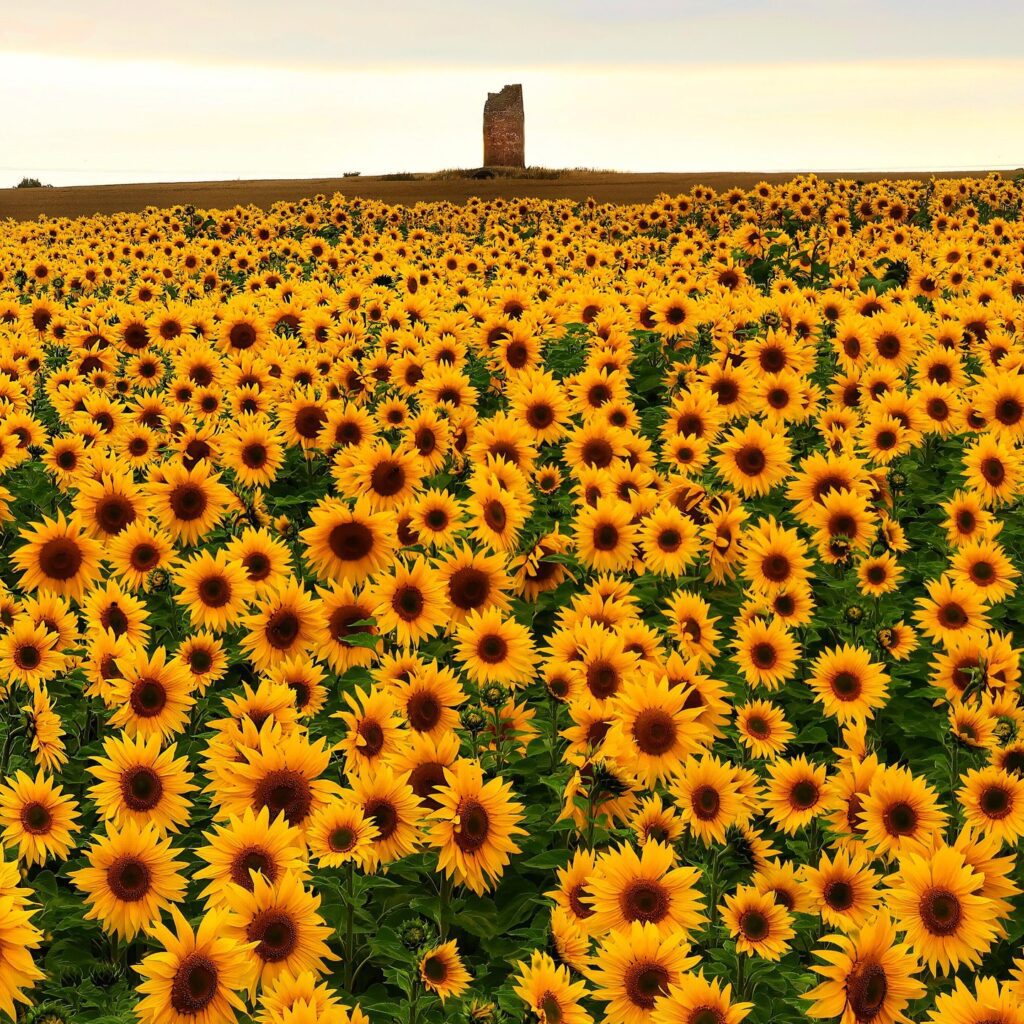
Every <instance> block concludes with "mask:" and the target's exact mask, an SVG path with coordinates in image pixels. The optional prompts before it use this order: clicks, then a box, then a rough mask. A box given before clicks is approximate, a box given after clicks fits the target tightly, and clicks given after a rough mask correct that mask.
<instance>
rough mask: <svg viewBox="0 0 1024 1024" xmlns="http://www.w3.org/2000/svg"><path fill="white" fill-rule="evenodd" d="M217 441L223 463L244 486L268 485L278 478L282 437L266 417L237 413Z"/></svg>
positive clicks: (281, 462) (282, 443) (281, 456)
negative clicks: (229, 426)
mask: <svg viewBox="0 0 1024 1024" xmlns="http://www.w3.org/2000/svg"><path fill="white" fill-rule="evenodd" d="M219 440H220V445H221V460H222V462H223V463H224V465H225V466H227V467H228V468H229V469H230V470H231V471H232V472H233V473H234V475H235V479H236V480H238V482H239V483H240V484H241V485H242V486H243V487H269V486H270V484H272V483H273V482H274V481H275V480H276V479H277V475H278V472H279V471H280V469H281V466H282V465H283V464H284V459H285V445H284V442H285V438H284V435H283V434H282V433H281V432H280V431H278V430H275V429H274V427H273V426H272V425H271V423H270V422H269V420H267V418H266V417H265V416H261V415H253V414H243V415H241V416H239V417H238V419H237V420H236V421H235V423H234V424H233V428H232V429H231V430H230V431H228V432H226V433H225V434H222V435H220V437H219Z"/></svg>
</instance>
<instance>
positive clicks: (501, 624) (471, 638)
mask: <svg viewBox="0 0 1024 1024" xmlns="http://www.w3.org/2000/svg"><path fill="white" fill-rule="evenodd" d="M457 637H458V639H457V646H456V657H457V658H458V660H459V662H460V663H461V664H462V666H463V669H464V671H465V672H466V674H467V675H468V676H469V678H470V679H472V680H473V681H474V682H476V683H490V682H498V683H502V684H504V685H508V686H519V685H523V684H525V683H527V682H529V681H530V680H531V679H532V678H533V671H534V661H535V656H534V651H533V642H532V639H531V637H530V631H529V630H528V629H527V628H526V627H525V626H524V625H522V623H519V622H517V621H516V620H515V619H513V618H510V617H506V616H504V615H502V613H501V612H500V611H499V610H498V609H497V608H493V607H492V608H488V609H487V610H485V611H483V612H476V611H474V612H471V613H470V614H469V615H468V616H467V617H466V618H465V620H464V621H463V623H462V625H460V626H459V627H458V631H457Z"/></svg>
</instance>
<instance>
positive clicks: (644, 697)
mask: <svg viewBox="0 0 1024 1024" xmlns="http://www.w3.org/2000/svg"><path fill="white" fill-rule="evenodd" d="M689 695H690V693H689V691H688V690H686V689H683V688H673V687H671V686H670V685H669V681H668V679H667V678H665V677H664V676H663V677H662V678H661V679H659V680H656V679H655V678H654V677H653V676H651V675H646V674H643V675H639V676H637V677H636V678H634V679H631V680H627V681H626V682H625V683H624V685H623V686H622V687H621V688H620V689H619V690H618V692H617V693H616V695H615V698H614V715H615V724H614V725H613V726H612V728H611V730H610V731H609V733H608V737H607V740H606V749H609V750H613V751H614V756H615V757H616V758H617V759H619V760H620V761H622V762H623V763H626V764H628V765H629V767H630V769H631V770H632V771H633V772H634V774H635V775H636V777H637V778H638V779H639V780H640V781H642V782H643V783H644V784H645V785H647V786H648V788H654V786H655V785H656V784H657V783H659V782H661V781H663V780H664V779H665V778H666V777H668V776H670V775H674V774H675V773H676V772H677V771H678V770H679V767H680V765H681V763H682V760H683V759H684V758H686V757H689V756H690V755H691V754H694V753H696V752H697V751H698V750H701V749H703V747H704V745H705V737H706V732H705V730H704V729H703V728H702V727H701V725H700V724H699V722H698V719H699V718H700V714H701V708H700V706H699V705H698V706H696V707H693V706H688V703H687V700H688V697H689Z"/></svg>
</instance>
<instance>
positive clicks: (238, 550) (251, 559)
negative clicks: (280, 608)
mask: <svg viewBox="0 0 1024 1024" xmlns="http://www.w3.org/2000/svg"><path fill="white" fill-rule="evenodd" d="M224 554H225V555H227V557H228V559H229V560H230V561H237V562H241V564H242V568H243V569H244V570H245V575H246V577H247V578H248V580H249V582H250V583H251V584H252V585H253V587H255V588H256V592H257V593H258V594H262V593H264V592H265V591H267V590H273V589H274V588H275V587H277V586H279V585H280V584H282V583H284V582H286V580H287V577H288V576H289V575H290V573H291V571H292V555H291V552H290V551H289V550H288V547H287V546H286V545H285V544H283V543H282V542H281V541H279V540H275V539H274V538H273V537H272V536H271V535H270V532H269V531H268V530H266V529H258V530H257V529H253V528H252V527H251V526H250V527H247V528H246V529H245V530H243V531H242V534H241V536H239V537H234V538H232V540H231V541H230V542H229V543H228V544H227V545H226V547H225V548H224Z"/></svg>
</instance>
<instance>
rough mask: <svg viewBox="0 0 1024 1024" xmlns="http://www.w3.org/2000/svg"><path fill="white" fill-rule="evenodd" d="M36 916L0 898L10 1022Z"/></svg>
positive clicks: (28, 982)
mask: <svg viewBox="0 0 1024 1024" xmlns="http://www.w3.org/2000/svg"><path fill="white" fill-rule="evenodd" d="M35 913H36V911H35V909H34V908H29V907H27V906H25V903H24V901H23V900H22V899H20V898H19V897H17V896H14V895H10V894H4V895H0V1010H3V1012H4V1013H6V1014H7V1016H8V1017H10V1019H11V1020H12V1021H15V1020H17V1019H18V1017H19V1013H18V1008H17V1005H16V1004H17V1003H25V1004H26V1005H31V1002H32V1001H31V999H30V998H29V997H28V996H27V995H25V989H30V988H33V987H34V986H35V984H36V982H37V981H42V980H43V979H44V978H45V977H46V975H45V974H44V973H43V972H42V971H41V970H39V968H38V967H36V965H35V963H34V962H33V960H32V952H31V951H32V950H34V949H38V948H39V946H40V945H41V944H42V942H43V933H42V932H40V930H39V929H38V928H37V927H36V926H35V925H34V924H33V923H32V915H33V914H35ZM588 1021H589V1018H588Z"/></svg>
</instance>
